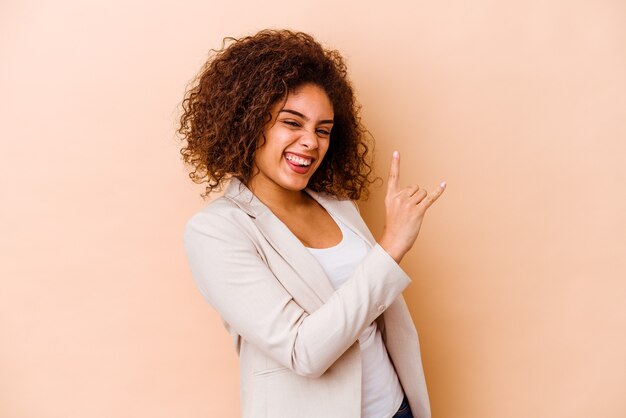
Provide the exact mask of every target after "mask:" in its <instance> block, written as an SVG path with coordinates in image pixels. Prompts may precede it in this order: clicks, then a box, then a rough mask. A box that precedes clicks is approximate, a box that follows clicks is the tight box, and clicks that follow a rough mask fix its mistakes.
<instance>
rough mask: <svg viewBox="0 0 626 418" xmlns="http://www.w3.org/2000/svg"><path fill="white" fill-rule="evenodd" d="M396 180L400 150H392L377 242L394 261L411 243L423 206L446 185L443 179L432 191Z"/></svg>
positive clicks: (397, 259) (420, 223)
mask: <svg viewBox="0 0 626 418" xmlns="http://www.w3.org/2000/svg"><path fill="white" fill-rule="evenodd" d="M399 180H400V154H399V153H398V151H394V153H393V157H392V159H391V169H390V170H389V179H388V180H387V195H386V196H385V212H386V215H385V229H384V231H383V236H382V238H381V239H380V240H379V241H378V243H379V245H380V246H381V247H383V249H384V250H385V251H387V253H389V255H390V256H391V257H393V259H394V260H396V262H397V263H399V262H400V260H402V257H404V255H405V254H406V253H407V252H408V251H409V250H410V249H411V247H413V244H414V243H415V240H416V239H417V234H418V233H419V231H420V227H421V226H422V219H424V214H425V213H426V209H428V208H429V207H430V206H431V205H432V204H433V203H434V202H435V201H436V200H437V199H438V198H439V196H441V194H442V193H443V191H444V190H445V188H446V182H445V181H442V182H441V183H440V184H439V188H438V189H437V190H435V191H434V192H431V193H428V192H427V191H426V190H424V189H420V187H419V186H417V185H411V186H408V187H405V188H403V189H401V188H400V186H399Z"/></svg>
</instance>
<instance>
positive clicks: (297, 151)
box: [248, 84, 334, 195]
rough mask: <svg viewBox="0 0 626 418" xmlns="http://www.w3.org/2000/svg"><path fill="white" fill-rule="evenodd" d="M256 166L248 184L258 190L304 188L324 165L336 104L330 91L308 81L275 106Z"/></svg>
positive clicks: (254, 164)
mask: <svg viewBox="0 0 626 418" xmlns="http://www.w3.org/2000/svg"><path fill="white" fill-rule="evenodd" d="M271 114H272V120H271V121H270V122H269V123H268V124H267V125H266V126H265V128H264V133H265V141H264V142H263V138H261V140H260V141H261V142H260V144H261V145H260V146H259V147H258V148H257V150H256V154H255V156H254V163H253V167H252V173H253V175H252V177H251V178H250V180H249V181H248V187H249V188H250V189H251V190H252V191H253V192H254V193H255V194H257V195H258V194H259V192H260V193H261V194H262V193H263V192H264V191H266V190H272V191H273V192H276V191H301V190H303V189H304V188H305V187H306V186H307V184H308V182H309V179H310V178H311V176H312V175H313V173H315V170H317V168H318V167H319V166H320V164H321V163H322V160H323V159H324V155H326V151H327V150H328V145H329V141H330V130H331V128H332V126H333V117H334V112H333V106H332V103H331V102H330V99H329V98H328V95H327V94H326V92H325V91H324V90H323V89H322V88H320V87H319V86H317V85H315V84H305V85H303V86H301V87H299V88H298V89H296V90H295V91H293V92H290V93H289V94H288V96H287V100H286V101H285V102H284V103H283V101H282V100H281V101H279V102H278V103H277V104H275V105H274V106H273V107H272V109H271Z"/></svg>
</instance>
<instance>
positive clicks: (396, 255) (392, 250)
mask: <svg viewBox="0 0 626 418" xmlns="http://www.w3.org/2000/svg"><path fill="white" fill-rule="evenodd" d="M378 245H380V246H381V247H382V249H383V250H385V251H386V252H387V254H389V256H391V258H393V259H394V260H395V261H396V263H398V264H400V261H401V260H402V257H404V254H405V251H401V250H400V249H399V248H397V246H395V245H393V243H392V242H389V240H387V239H385V237H383V238H381V239H380V240H379V241H378Z"/></svg>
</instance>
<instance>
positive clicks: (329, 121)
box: [278, 109, 335, 123]
mask: <svg viewBox="0 0 626 418" xmlns="http://www.w3.org/2000/svg"><path fill="white" fill-rule="evenodd" d="M282 112H287V113H291V114H292V115H296V116H300V117H301V118H302V119H304V120H305V121H307V122H308V121H309V118H307V117H306V116H304V115H303V114H302V113H300V112H297V111H295V110H291V109H281V110H280V112H278V113H282ZM319 123H335V121H334V120H333V119H324V120H321V121H319Z"/></svg>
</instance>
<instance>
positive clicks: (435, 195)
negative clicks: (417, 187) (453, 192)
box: [419, 181, 446, 209]
mask: <svg viewBox="0 0 626 418" xmlns="http://www.w3.org/2000/svg"><path fill="white" fill-rule="evenodd" d="M444 190H446V182H445V181H442V182H441V183H439V187H438V188H437V190H435V191H434V192H432V193H429V194H428V196H426V197H425V198H424V200H422V201H421V202H420V203H419V204H420V205H424V207H425V208H426V209H428V208H429V207H430V206H431V205H432V204H433V203H435V201H437V199H439V196H441V195H442V194H443V191H444Z"/></svg>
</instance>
